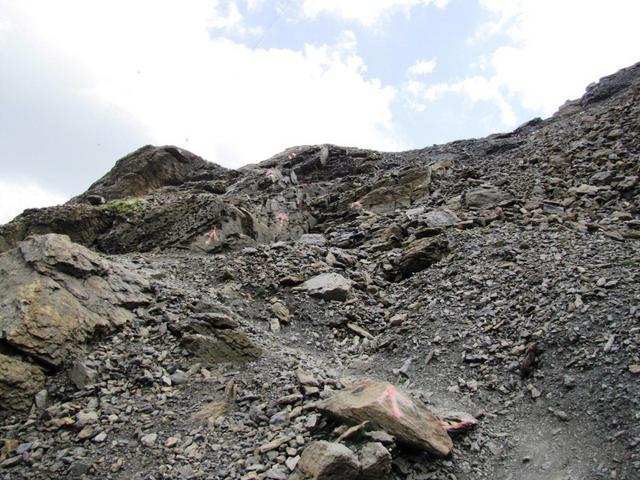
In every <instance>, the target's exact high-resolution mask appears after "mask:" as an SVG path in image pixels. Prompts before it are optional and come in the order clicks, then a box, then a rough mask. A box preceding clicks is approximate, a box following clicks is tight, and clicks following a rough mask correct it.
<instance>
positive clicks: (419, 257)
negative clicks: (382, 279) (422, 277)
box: [398, 238, 449, 277]
mask: <svg viewBox="0 0 640 480" xmlns="http://www.w3.org/2000/svg"><path fill="white" fill-rule="evenodd" d="M448 252H449V243H448V242H447V240H446V239H444V238H421V239H419V240H416V241H415V242H413V243H411V244H410V245H409V247H408V248H407V249H406V250H405V251H404V252H403V253H402V256H401V257H400V261H399V263H398V273H399V274H400V275H401V276H402V277H408V276H411V275H412V274H414V273H416V272H419V271H421V270H424V269H425V268H428V267H430V266H431V265H433V264H434V263H436V262H438V261H440V260H441V259H442V257H444V256H445V255H446V254H447V253H448Z"/></svg>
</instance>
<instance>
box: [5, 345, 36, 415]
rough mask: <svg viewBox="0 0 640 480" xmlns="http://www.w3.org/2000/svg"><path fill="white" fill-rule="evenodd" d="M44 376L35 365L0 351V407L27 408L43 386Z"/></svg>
mask: <svg viewBox="0 0 640 480" xmlns="http://www.w3.org/2000/svg"><path fill="white" fill-rule="evenodd" d="M44 378H45V377H44V373H42V370H40V368H39V367H37V366H36V365H33V364H31V363H27V362H25V361H23V360H21V359H19V358H18V357H13V356H9V355H3V354H2V353H0V407H1V408H3V409H12V410H26V409H28V408H29V407H30V406H31V404H32V403H33V397H34V396H35V394H36V393H38V392H39V391H40V390H41V389H42V388H43V386H44Z"/></svg>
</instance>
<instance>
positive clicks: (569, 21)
mask: <svg viewBox="0 0 640 480" xmlns="http://www.w3.org/2000/svg"><path fill="white" fill-rule="evenodd" d="M480 3H481V5H482V6H483V7H484V8H485V9H486V10H488V11H489V12H490V13H491V14H492V15H493V20H492V21H491V22H489V23H487V24H485V25H484V26H483V27H481V29H480V31H479V34H478V38H482V37H487V36H488V35H493V34H504V35H506V37H507V38H508V39H509V40H510V43H509V44H507V45H503V46H501V47H499V48H497V49H496V50H494V51H493V54H492V55H491V57H490V58H491V60H490V64H491V66H492V68H493V71H494V74H493V77H492V78H491V82H493V83H495V84H498V85H500V86H501V87H502V88H503V91H505V92H506V93H507V94H509V95H514V96H515V98H517V99H518V100H519V102H520V103H521V105H522V106H523V107H524V108H527V109H530V110H538V111H542V112H543V113H544V114H547V115H548V114H551V113H553V112H554V111H555V110H556V109H557V108H558V106H559V105H561V104H562V103H564V101H565V100H567V99H573V98H577V97H579V96H580V95H582V93H583V92H584V88H585V87H586V86H587V85H588V84H589V83H591V82H593V81H595V80H597V79H599V78H600V77H602V76H604V75H608V74H611V73H614V72H615V71H617V70H618V69H620V68H622V67H626V66H628V65H631V64H633V63H635V62H637V61H638V60H640V58H639V56H638V45H640V29H638V26H637V20H638V18H640V2H636V1H628V0H609V1H607V2H601V1H593V0H563V1H555V0H480Z"/></svg>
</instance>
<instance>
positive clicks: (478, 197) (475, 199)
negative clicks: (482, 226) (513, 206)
mask: <svg viewBox="0 0 640 480" xmlns="http://www.w3.org/2000/svg"><path fill="white" fill-rule="evenodd" d="M513 200H514V197H513V195H511V194H510V193H509V192H505V191H504V190H500V189H499V188H497V187H481V188H477V189H474V190H469V191H466V192H465V193H464V195H463V204H464V205H465V206H466V207H467V208H473V209H477V210H486V209H488V208H495V207H498V206H504V205H507V204H509V203H511V202H513Z"/></svg>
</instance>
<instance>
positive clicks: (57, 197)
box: [0, 179, 68, 224]
mask: <svg viewBox="0 0 640 480" xmlns="http://www.w3.org/2000/svg"><path fill="white" fill-rule="evenodd" d="M66 200H68V199H67V198H65V196H64V195H61V194H59V193H56V192H51V191H48V190H46V189H44V188H42V187H41V186H39V185H38V184H36V183H34V182H31V181H28V180H3V179H0V224H2V223H6V222H8V221H10V220H12V219H13V218H14V217H15V216H17V215H19V214H20V213H22V211H23V210H24V209H26V208H36V207H49V206H52V205H59V204H61V203H64V202H65V201H66Z"/></svg>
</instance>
